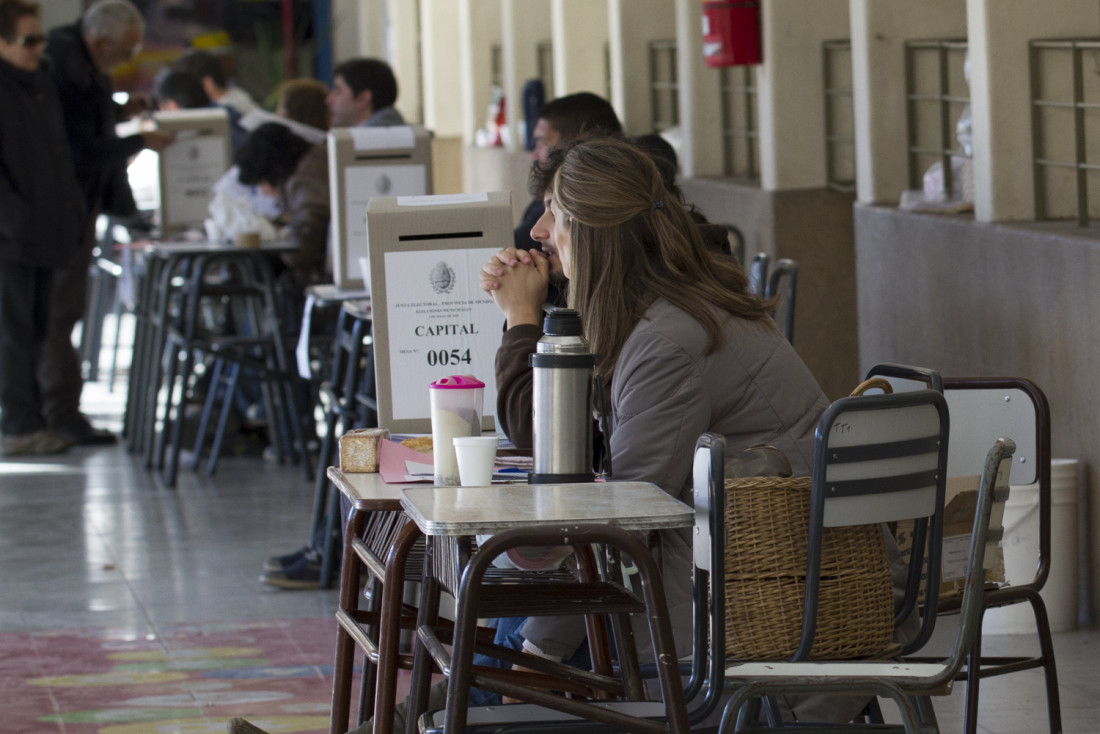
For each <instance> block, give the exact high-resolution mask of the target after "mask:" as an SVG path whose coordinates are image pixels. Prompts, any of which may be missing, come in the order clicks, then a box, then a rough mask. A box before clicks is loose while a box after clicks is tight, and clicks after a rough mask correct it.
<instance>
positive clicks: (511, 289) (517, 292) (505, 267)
mask: <svg viewBox="0 0 1100 734" xmlns="http://www.w3.org/2000/svg"><path fill="white" fill-rule="evenodd" d="M549 282H550V263H549V261H548V260H547V258H546V255H544V254H543V253H541V252H539V251H538V250H521V249H517V248H515V247H506V248H504V249H503V250H501V251H500V252H498V253H497V254H496V255H493V256H492V257H491V258H489V261H488V262H487V263H485V265H484V266H482V268H481V274H480V282H479V285H480V286H481V290H483V291H485V292H486V293H488V294H489V297H490V298H492V299H493V302H494V303H496V304H497V307H498V308H500V310H501V311H502V312H503V313H504V317H505V319H507V322H508V328H509V329H510V328H512V327H513V326H518V325H520V324H535V325H541V324H542V304H543V303H544V302H545V301H546V290H547V285H548V284H549Z"/></svg>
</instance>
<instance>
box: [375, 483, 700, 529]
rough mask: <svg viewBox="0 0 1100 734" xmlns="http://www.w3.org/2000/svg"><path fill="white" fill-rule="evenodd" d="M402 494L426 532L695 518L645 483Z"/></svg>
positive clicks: (680, 523) (657, 523) (684, 522)
mask: <svg viewBox="0 0 1100 734" xmlns="http://www.w3.org/2000/svg"><path fill="white" fill-rule="evenodd" d="M391 486H398V485H391ZM401 495H402V497H401V506H402V507H403V508H405V512H406V513H407V514H408V516H409V518H410V519H412V521H413V522H415V523H416V524H417V526H418V527H419V528H420V530H421V532H423V533H424V534H425V535H479V534H491V533H497V532H500V531H502V530H508V529H510V528H516V527H524V526H533V525H554V524H559V523H569V524H581V523H596V524H606V525H615V526H617V527H620V528H624V529H626V530H658V529H662V528H679V527H688V526H690V525H691V524H692V521H693V516H694V511H693V510H692V508H691V507H689V506H688V505H686V504H684V503H683V502H680V501H679V500H676V499H673V498H672V497H671V496H669V495H668V494H667V493H666V492H664V490H662V489H661V488H660V487H658V486H657V485H655V484H650V483H649V482H589V483H583V484H494V485H492V486H490V487H435V486H424V485H407V486H406V487H405V488H404V489H402V491H401Z"/></svg>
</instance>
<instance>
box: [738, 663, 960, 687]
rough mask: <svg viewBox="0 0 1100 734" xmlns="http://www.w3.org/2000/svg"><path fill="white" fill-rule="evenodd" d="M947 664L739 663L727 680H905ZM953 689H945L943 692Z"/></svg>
mask: <svg viewBox="0 0 1100 734" xmlns="http://www.w3.org/2000/svg"><path fill="white" fill-rule="evenodd" d="M945 668H946V665H944V664H941V663H912V662H898V661H893V660H852V661H837V662H827V663H815V662H812V661H801V662H780V663H737V664H735V665H730V666H728V667H727V668H726V679H727V680H728V679H731V678H733V679H749V678H751V679H753V680H761V679H767V678H780V677H783V678H787V677H790V676H798V677H799V678H801V679H804V680H805V681H806V682H809V681H810V680H812V679H815V678H820V679H822V680H823V681H824V680H828V681H830V682H835V681H836V679H837V678H841V677H843V678H852V679H855V678H872V677H873V678H879V679H882V678H887V679H890V680H894V681H896V682H900V683H904V682H905V681H907V680H909V679H912V680H914V681H916V680H920V679H926V678H930V677H932V676H934V675H936V674H938V673H942V672H943V671H944V670H945ZM949 692H950V691H944V694H947V693H949Z"/></svg>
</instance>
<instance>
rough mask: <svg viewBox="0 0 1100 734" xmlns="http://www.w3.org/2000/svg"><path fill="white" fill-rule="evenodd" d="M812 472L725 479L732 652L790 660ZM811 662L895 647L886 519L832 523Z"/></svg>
mask: <svg viewBox="0 0 1100 734" xmlns="http://www.w3.org/2000/svg"><path fill="white" fill-rule="evenodd" d="M809 508H810V478H809V477H789V478H784V477H751V478H745V479H730V480H727V482H726V528H728V535H729V538H728V542H727V545H726V552H725V565H726V587H725V588H726V655H727V657H729V658H738V659H744V660H789V659H791V657H792V656H793V655H794V653H795V651H796V650H797V649H798V643H799V637H800V635H801V628H802V613H803V604H804V596H805V594H804V585H805V581H804V580H805V576H806V546H807V538H808V535H809ZM818 596H819V598H818V623H817V632H816V634H815V636H814V645H813V649H812V652H811V655H810V657H811V659H829V660H844V659H851V658H869V657H881V656H883V655H888V654H890V653H891V652H892V651H894V650H895V649H896V646H895V645H893V644H892V643H891V638H892V636H893V633H894V608H893V596H892V582H891V577H890V568H889V561H888V559H887V555H886V544H885V540H884V538H883V534H882V530H881V528H880V527H879V526H878V525H862V526H854V527H845V528H826V529H825V533H824V536H823V541H822V563H821V589H820V593H819V595H818Z"/></svg>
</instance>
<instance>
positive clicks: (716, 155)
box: [675, 0, 723, 178]
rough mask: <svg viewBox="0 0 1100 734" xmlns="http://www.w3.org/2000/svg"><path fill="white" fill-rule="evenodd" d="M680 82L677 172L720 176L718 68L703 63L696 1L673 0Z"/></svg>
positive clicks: (700, 17)
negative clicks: (678, 161)
mask: <svg viewBox="0 0 1100 734" xmlns="http://www.w3.org/2000/svg"><path fill="white" fill-rule="evenodd" d="M675 11H676V42H677V43H676V45H677V49H678V53H677V59H676V61H677V72H678V76H679V80H680V145H679V151H678V152H679V155H680V173H681V174H682V175H683V176H684V178H692V177H695V176H721V175H722V166H723V163H722V160H723V157H722V107H721V88H720V84H719V76H718V70H717V69H708V68H707V67H706V64H705V63H704V62H703V11H702V5H701V4H700V3H699V2H698V1H697V0H676V7H675Z"/></svg>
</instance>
